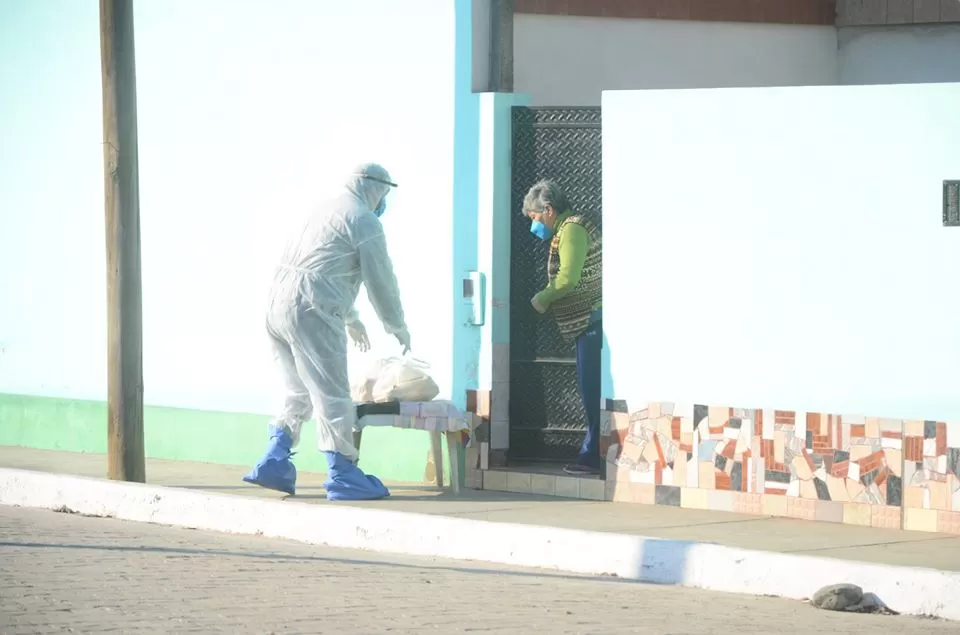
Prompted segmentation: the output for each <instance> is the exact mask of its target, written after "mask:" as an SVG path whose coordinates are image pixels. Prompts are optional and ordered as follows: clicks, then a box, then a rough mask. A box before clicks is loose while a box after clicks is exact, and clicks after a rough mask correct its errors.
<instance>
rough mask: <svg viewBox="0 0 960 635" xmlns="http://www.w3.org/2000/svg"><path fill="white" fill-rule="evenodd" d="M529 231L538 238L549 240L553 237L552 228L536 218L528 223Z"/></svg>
mask: <svg viewBox="0 0 960 635" xmlns="http://www.w3.org/2000/svg"><path fill="white" fill-rule="evenodd" d="M530 233H531V234H533V235H534V236H536V237H537V238H539V239H540V240H550V239H551V238H553V230H552V229H550V228H549V227H547V226H546V225H544V224H543V223H541V222H540V221H538V220H535V221H533V222H532V223H530Z"/></svg>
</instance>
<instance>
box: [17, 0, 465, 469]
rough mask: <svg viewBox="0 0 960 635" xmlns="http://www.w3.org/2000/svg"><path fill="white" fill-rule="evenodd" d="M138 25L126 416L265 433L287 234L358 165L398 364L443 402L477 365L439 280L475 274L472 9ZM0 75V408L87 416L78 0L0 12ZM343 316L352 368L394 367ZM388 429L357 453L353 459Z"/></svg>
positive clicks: (88, 162)
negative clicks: (417, 370)
mask: <svg viewBox="0 0 960 635" xmlns="http://www.w3.org/2000/svg"><path fill="white" fill-rule="evenodd" d="M135 9H136V15H135V18H136V44H137V81H138V109H139V113H138V114H139V132H140V138H139V141H140V188H141V217H142V234H143V237H142V241H143V285H144V380H145V400H146V402H147V403H148V404H149V405H151V406H162V407H175V408H179V409H181V410H182V411H183V412H188V411H189V412H214V413H255V414H258V415H262V416H264V417H265V416H266V415H269V414H270V413H271V412H272V411H273V410H274V409H275V407H276V406H277V404H278V403H279V395H280V392H279V390H280V386H279V385H278V382H277V377H276V373H275V370H274V368H273V365H272V360H271V359H270V355H269V352H268V350H267V347H266V345H265V338H264V335H263V302H264V297H265V295H266V288H267V285H268V283H269V277H270V275H271V272H272V267H273V264H274V263H275V259H276V257H277V255H278V252H279V249H280V247H281V246H282V241H283V238H284V236H285V231H286V228H287V226H288V225H289V224H290V223H291V222H292V221H293V220H294V219H295V218H296V216H298V215H299V214H302V213H305V212H307V211H309V210H310V208H311V206H312V205H314V204H316V203H317V202H319V201H320V200H322V199H323V198H325V197H326V196H328V195H330V194H332V193H335V192H336V191H337V190H338V189H339V187H340V184H341V182H342V180H343V177H344V176H345V174H346V173H347V172H348V171H349V169H350V168H351V167H352V165H353V164H355V163H356V162H359V161H363V160H375V161H379V162H381V163H383V164H384V165H385V166H386V167H387V168H388V169H389V170H390V171H391V173H392V174H393V176H394V177H395V179H396V180H397V181H398V182H399V183H400V187H399V188H398V189H397V190H396V191H395V192H394V193H393V194H392V195H391V198H390V201H389V208H388V212H387V214H386V215H385V217H384V224H385V226H386V230H387V234H388V242H389V245H390V249H391V255H392V257H393V259H394V265H395V268H396V272H397V276H398V278H399V280H400V284H401V290H402V293H403V297H404V306H405V309H406V312H407V315H408V322H409V326H410V330H411V333H412V339H413V352H414V354H416V355H417V356H418V357H420V358H422V359H424V360H426V361H428V362H429V363H430V364H431V365H432V366H433V373H434V375H435V378H436V380H437V382H438V384H439V385H440V387H441V397H448V398H452V399H453V400H454V401H456V402H458V403H462V401H463V397H464V390H465V389H466V388H467V387H469V386H472V385H474V383H475V381H476V378H475V376H474V375H471V374H470V367H471V364H472V365H473V367H474V368H475V367H476V362H472V361H470V360H471V359H472V357H471V356H474V357H475V355H474V351H476V350H477V349H478V344H477V336H476V334H475V333H474V332H473V331H470V330H467V329H464V328H463V327H462V324H461V323H460V322H459V321H458V314H457V312H458V310H459V305H458V303H457V299H458V295H459V294H458V290H459V288H460V287H459V285H460V281H459V278H460V272H461V271H463V270H464V269H470V268H474V267H476V264H475V261H476V249H475V248H474V249H473V250H472V251H471V241H470V237H473V236H475V235H476V214H477V211H476V198H477V194H476V188H477V145H478V135H479V128H478V126H479V124H478V112H479V106H478V104H479V98H478V97H477V96H476V95H473V94H471V93H470V73H471V61H472V57H471V55H472V44H471V39H470V38H471V19H472V18H471V5H470V2H469V0H455V1H450V0H405V1H404V2H403V3H398V2H395V1H393V0H354V1H353V2H349V3H332V2H327V3H325V2H315V1H310V0H288V1H286V2H284V3H281V4H276V3H271V2H267V1H266V0H239V1H227V0H208V1H206V2H203V3H196V2H190V1H187V0H165V1H164V2H156V3H153V2H138V3H136V5H135ZM411 29H415V30H416V31H417V32H418V33H419V35H418V36H417V37H416V38H411V37H409V33H410V32H411ZM414 77H415V78H416V81H415V82H414V81H412V78H414ZM0 80H2V84H3V86H4V87H5V91H4V93H5V95H7V96H9V95H16V99H10V98H9V97H5V98H4V99H3V100H2V101H0V138H2V139H4V142H3V144H2V146H0V161H2V164H3V166H4V169H3V170H0V214H2V226H3V228H4V231H3V232H2V234H0V247H2V256H0V257H2V258H3V266H2V267H0V298H2V299H3V305H4V306H11V307H16V308H17V310H16V311H3V312H2V314H0V393H6V394H7V395H17V394H19V395H32V396H42V397H54V398H62V399H67V400H91V401H93V402H96V401H101V400H103V399H104V397H105V377H106V368H105V352H106V341H105V321H106V319H105V309H104V304H105V301H104V295H105V289H104V280H105V276H104V253H103V252H104V243H103V193H102V190H103V185H102V154H101V148H100V139H101V103H100V99H101V95H100V68H99V36H98V13H97V4H96V3H90V2H86V3H81V2H72V1H70V0H45V1H44V2H34V1H31V0H8V1H7V2H4V3H3V4H2V5H0ZM464 237H467V238H464ZM474 242H475V241H474ZM426 261H429V263H430V264H429V266H424V263H425V262H426ZM359 309H360V312H361V317H362V319H363V320H364V321H365V322H366V324H367V326H368V328H369V330H370V331H371V339H372V340H373V343H374V351H373V353H372V354H369V355H361V354H359V353H358V354H356V355H354V356H353V357H352V358H351V366H352V368H351V370H352V371H353V372H354V373H357V372H360V371H362V370H363V369H364V367H365V366H366V365H367V364H369V363H370V362H372V361H373V359H374V356H382V355H390V354H395V353H397V352H398V350H397V347H396V344H395V342H394V341H393V339H392V338H391V337H389V336H387V335H386V334H384V333H383V332H382V329H381V328H380V326H379V324H378V322H377V319H376V317H375V315H374V313H373V311H372V309H371V308H370V307H369V305H368V303H367V302H366V299H365V297H364V294H363V293H361V298H360V302H359ZM474 330H475V329H474ZM11 399H12V398H11ZM18 403H21V406H22V407H23V408H26V407H28V406H27V405H25V404H27V402H18ZM35 403H39V402H35ZM7 407H9V400H8V403H7ZM37 407H39V406H37ZM0 412H4V413H8V414H9V413H10V412H11V411H10V410H9V409H7V410H2V411H0ZM228 419H229V418H227V419H220V420H222V421H223V422H224V423H223V425H224V426H226V427H225V428H224V430H225V431H226V430H229V424H228V423H227V421H228ZM9 421H10V420H9V419H7V420H4V421H0V425H2V426H4V427H3V430H2V434H0V440H2V441H3V442H5V443H8V442H13V441H16V438H13V439H11V437H16V435H15V434H13V433H12V432H11V430H12V426H8V422H9ZM236 421H237V422H238V423H237V425H240V426H249V425H255V426H259V425H260V423H259V422H260V421H261V418H256V423H255V424H254V423H251V422H252V421H254V420H253V419H249V418H244V417H243V416H242V415H238V416H237V417H236ZM54 429H55V428H54ZM245 429H246V428H245ZM51 434H55V433H54V432H51ZM149 434H150V433H149V432H148V439H149ZM258 434H259V433H258ZM389 435H390V432H388V431H379V430H375V431H372V432H371V433H370V434H369V435H365V437H364V459H365V460H370V459H369V457H370V455H371V454H376V453H377V452H376V450H374V449H372V447H371V446H374V445H379V444H380V443H381V442H379V441H377V439H378V438H379V437H383V439H384V442H383V443H387V442H386V439H387V436H389ZM419 436H421V435H414V434H410V435H407V436H406V437H404V439H407V438H410V439H414V440H411V441H404V442H402V443H400V444H399V445H392V448H393V453H394V454H397V453H399V454H403V455H407V454H409V455H410V456H416V458H415V459H412V463H411V460H410V459H409V458H408V457H407V456H403V457H398V458H396V459H394V460H391V459H389V455H390V453H389V452H385V453H384V456H383V457H382V458H380V459H378V460H377V463H378V464H380V463H382V465H380V468H381V472H382V474H383V475H384V476H386V477H393V478H405V479H409V478H410V477H416V478H417V479H419V478H422V469H420V468H422V464H423V459H424V456H425V452H426V448H427V442H426V440H425V439H423V440H421V439H419V438H417V437H419ZM422 436H425V435H422ZM28 437H29V438H31V439H32V438H35V436H34V435H33V434H32V433H31V435H27V436H25V437H23V438H28ZM390 438H391V441H389V443H390V444H394V443H395V440H394V438H393V437H392V436H391V437H390ZM79 445H84V444H79ZM79 445H78V449H79ZM156 447H160V446H156ZM163 447H164V448H165V449H164V450H163V452H164V453H165V455H171V454H172V455H173V456H174V458H175V457H176V455H177V454H178V453H179V452H181V450H178V449H177V444H176V443H166V444H164V445H163ZM259 450H260V448H259V447H257V448H255V452H258V451H259ZM410 465H415V466H419V467H417V468H416V469H415V470H414V471H411V470H413V468H411V467H410ZM417 471H419V473H414V472H417Z"/></svg>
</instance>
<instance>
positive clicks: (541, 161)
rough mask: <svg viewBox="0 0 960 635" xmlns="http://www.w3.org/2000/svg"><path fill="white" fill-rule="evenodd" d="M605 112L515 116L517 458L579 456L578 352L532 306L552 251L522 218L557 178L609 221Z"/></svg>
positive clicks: (513, 451) (513, 436) (519, 112)
mask: <svg viewBox="0 0 960 635" xmlns="http://www.w3.org/2000/svg"><path fill="white" fill-rule="evenodd" d="M600 144H601V128H600V109H599V108H528V107H515V108H514V109H513V165H512V169H513V210H512V212H513V218H514V221H513V226H512V228H511V232H512V235H511V239H512V241H511V263H510V284H511V289H510V305H511V310H510V452H509V454H510V458H511V459H513V460H524V461H529V460H535V461H551V460H553V461H556V460H565V459H571V458H573V457H575V456H576V455H577V451H578V450H579V448H580V444H581V443H582V442H583V436H584V432H585V430H586V417H585V413H584V410H583V405H582V403H581V400H580V393H579V391H578V388H577V375H576V363H575V356H574V355H575V353H574V347H573V344H572V343H568V342H565V341H564V340H563V339H562V338H561V337H560V334H559V332H558V331H557V327H556V324H555V323H554V321H553V319H552V318H551V316H550V314H549V313H548V314H547V315H545V316H540V315H539V314H537V313H536V311H534V310H533V308H532V307H531V306H530V299H531V298H532V297H533V296H534V295H535V294H536V293H537V291H539V290H540V289H542V288H543V286H544V285H545V284H546V281H547V252H548V249H549V244H548V243H546V242H543V241H540V240H538V239H537V238H535V237H534V236H533V235H532V234H530V221H529V220H528V219H527V218H525V217H524V216H522V215H521V214H520V212H521V211H522V207H523V197H524V195H526V193H527V190H528V189H529V188H530V186H532V185H533V184H534V183H536V182H537V181H539V180H540V179H544V178H549V179H552V180H554V181H555V182H557V184H558V185H559V186H560V187H561V188H563V191H564V193H565V194H566V195H567V198H568V199H569V200H570V204H571V205H572V206H573V209H574V211H576V212H577V213H588V214H591V215H593V217H594V219H595V221H596V222H597V223H598V224H599V223H600V222H601V214H600V210H601V161H602V157H601V145H600Z"/></svg>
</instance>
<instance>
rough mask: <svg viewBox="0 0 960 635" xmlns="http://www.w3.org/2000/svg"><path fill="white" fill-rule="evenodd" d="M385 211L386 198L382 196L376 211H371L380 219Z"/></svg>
mask: <svg viewBox="0 0 960 635" xmlns="http://www.w3.org/2000/svg"><path fill="white" fill-rule="evenodd" d="M386 209H387V197H386V196H384V197H383V198H381V199H380V204H379V205H377V209H375V210H373V213H374V214H376V215H377V218H380V217H381V216H383V213H384V212H385V211H386Z"/></svg>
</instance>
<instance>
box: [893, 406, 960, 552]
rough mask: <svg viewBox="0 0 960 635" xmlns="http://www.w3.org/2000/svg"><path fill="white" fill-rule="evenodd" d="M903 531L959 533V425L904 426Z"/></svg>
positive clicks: (918, 423)
mask: <svg viewBox="0 0 960 635" xmlns="http://www.w3.org/2000/svg"><path fill="white" fill-rule="evenodd" d="M903 444H904V447H903V459H904V463H903V482H904V527H905V528H906V529H917V530H920V531H943V532H947V533H960V423H957V422H943V421H904V422H903Z"/></svg>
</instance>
